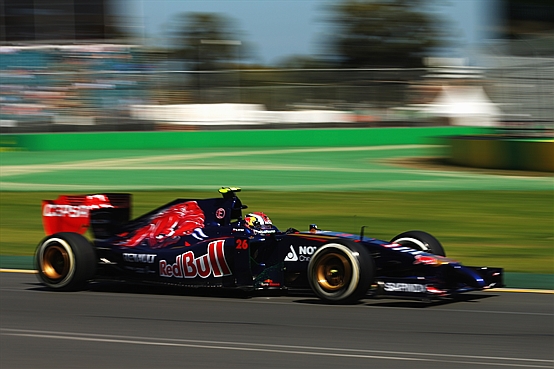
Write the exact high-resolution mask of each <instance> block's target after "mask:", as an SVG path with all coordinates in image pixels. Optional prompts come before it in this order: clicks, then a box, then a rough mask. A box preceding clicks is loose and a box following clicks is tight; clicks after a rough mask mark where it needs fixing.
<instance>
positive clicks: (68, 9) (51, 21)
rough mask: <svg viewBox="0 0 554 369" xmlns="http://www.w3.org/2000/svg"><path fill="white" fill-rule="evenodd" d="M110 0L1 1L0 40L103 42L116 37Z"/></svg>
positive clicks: (18, 42)
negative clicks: (109, 6)
mask: <svg viewBox="0 0 554 369" xmlns="http://www.w3.org/2000/svg"><path fill="white" fill-rule="evenodd" d="M108 1H109V0H48V1H36V0H2V1H0V20H1V22H0V42H1V43H2V44H21V43H29V42H46V43H53V42H54V43H57V44H59V43H69V42H75V41H91V40H95V41H96V42H104V41H105V40H108V39H110V38H113V37H114V36H115V34H114V33H113V28H112V27H111V26H110V19H111V18H110V15H109V12H108V5H109V4H108Z"/></svg>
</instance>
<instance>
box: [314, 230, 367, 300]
mask: <svg viewBox="0 0 554 369" xmlns="http://www.w3.org/2000/svg"><path fill="white" fill-rule="evenodd" d="M374 278H375V263H374V262H373V258H372V257H371V255H370V254H369V252H368V250H366V249H365V247H364V246H362V245H360V244H358V243H356V242H351V241H347V240H341V241H337V242H332V243H327V244H325V245H323V246H321V247H319V248H318V249H317V251H316V252H315V253H314V254H313V255H312V257H311V259H310V263H309V264H308V281H309V283H310V287H311V288H312V291H313V292H314V293H315V294H316V295H317V297H319V298H320V299H322V300H323V301H325V302H327V303H331V304H351V303H355V302H357V301H359V300H360V299H362V298H363V297H364V296H365V295H366V293H367V291H368V290H369V288H370V287H371V284H372V283H373V280H374Z"/></svg>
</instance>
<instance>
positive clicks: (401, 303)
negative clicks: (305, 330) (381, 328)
mask: <svg viewBox="0 0 554 369" xmlns="http://www.w3.org/2000/svg"><path fill="white" fill-rule="evenodd" d="M496 296H498V295H494V294H490V293H488V294H475V293H468V294H463V295H457V296H455V297H448V298H445V297H443V298H436V299H417V298H405V297H398V298H391V297H372V296H369V297H367V298H366V299H363V300H360V301H358V302H357V303H355V304H354V305H363V306H368V307H394V308H399V307H400V308H414V309H425V308H430V307H436V306H441V305H449V304H454V303H461V302H477V301H479V300H482V299H487V298H490V297H496ZM295 302H297V303H301V304H315V305H326V304H327V303H326V302H324V301H322V300H320V299H318V298H315V297H314V298H308V299H302V300H296V301H295Z"/></svg>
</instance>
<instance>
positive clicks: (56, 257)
mask: <svg viewBox="0 0 554 369" xmlns="http://www.w3.org/2000/svg"><path fill="white" fill-rule="evenodd" d="M96 264H97V260H96V252H95V250H94V247H93V246H92V245H91V243H90V242H89V241H88V240H87V239H86V238H85V237H83V236H81V235H80V234H78V233H71V232H61V233H56V234H53V235H50V236H48V237H46V238H44V239H43V240H42V241H41V242H40V243H39V245H38V247H37V250H36V252H35V268H36V270H37V271H38V274H37V275H38V279H39V281H40V282H42V283H44V284H45V285H46V286H48V287H49V288H52V289H55V290H59V291H74V290H78V289H81V288H83V287H84V286H85V284H86V282H87V281H88V280H89V279H91V278H92V277H93V276H94V274H95V272H96Z"/></svg>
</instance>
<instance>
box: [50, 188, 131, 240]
mask: <svg viewBox="0 0 554 369" xmlns="http://www.w3.org/2000/svg"><path fill="white" fill-rule="evenodd" d="M130 207H131V195H130V194H109V193H105V194H93V195H75V196H73V195H61V196H59V197H58V198H57V199H56V200H43V201H42V223H43V226H44V231H45V232H46V234H47V235H51V234H54V233H57V232H76V233H80V234H84V233H85V232H86V231H87V230H88V229H89V227H91V226H92V231H93V233H94V234H95V236H97V235H103V236H106V235H108V234H113V231H114V229H115V228H119V226H120V225H121V224H122V223H124V222H127V221H128V220H129V217H130Z"/></svg>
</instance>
